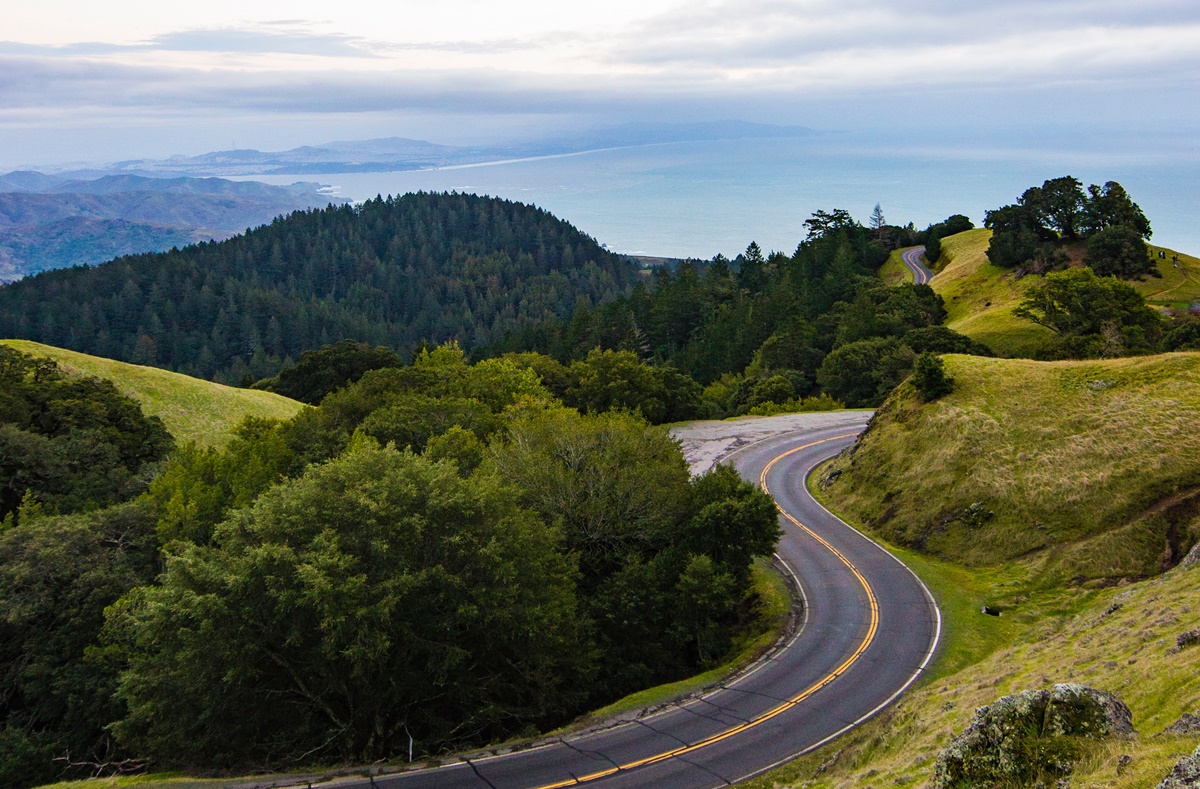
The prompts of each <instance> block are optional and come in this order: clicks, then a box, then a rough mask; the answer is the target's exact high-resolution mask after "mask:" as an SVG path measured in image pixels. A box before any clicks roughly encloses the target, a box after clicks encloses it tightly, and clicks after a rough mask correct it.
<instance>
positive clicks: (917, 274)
mask: <svg viewBox="0 0 1200 789" xmlns="http://www.w3.org/2000/svg"><path fill="white" fill-rule="evenodd" d="M924 254H925V247H913V248H912V249H906V250H904V251H903V252H901V253H900V257H901V259H902V260H904V265H906V266H908V270H909V271H911V272H912V275H913V284H915V285H928V284H929V280H931V279H933V272H932V271H930V270H929V269H927V268H925V264H924V263H922V262H921V255H924Z"/></svg>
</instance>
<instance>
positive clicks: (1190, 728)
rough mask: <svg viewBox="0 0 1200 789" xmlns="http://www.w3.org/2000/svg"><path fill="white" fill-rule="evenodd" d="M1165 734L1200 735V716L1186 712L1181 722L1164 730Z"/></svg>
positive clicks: (1180, 719) (1178, 721)
mask: <svg viewBox="0 0 1200 789" xmlns="http://www.w3.org/2000/svg"><path fill="white" fill-rule="evenodd" d="M1162 733H1163V734H1200V715H1193V714H1192V713H1190V712H1185V713H1183V715H1180V716H1179V720H1177V721H1175V722H1174V723H1172V724H1171V725H1170V726H1168V727H1167V728H1165V729H1163V732H1162Z"/></svg>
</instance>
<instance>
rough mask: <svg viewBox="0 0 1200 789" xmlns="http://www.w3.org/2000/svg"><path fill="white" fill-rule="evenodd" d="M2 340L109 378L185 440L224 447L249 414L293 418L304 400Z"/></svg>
mask: <svg viewBox="0 0 1200 789" xmlns="http://www.w3.org/2000/svg"><path fill="white" fill-rule="evenodd" d="M0 342H2V343H4V344H5V345H8V346H10V347H12V348H16V349H17V350H18V351H22V352H24V353H27V354H30V355H31V356H38V357H45V358H49V359H53V360H54V361H55V362H57V363H58V365H59V366H60V367H62V368H63V369H64V370H66V371H68V372H71V373H76V374H78V375H87V376H94V377H96V378H106V379H108V380H110V381H112V382H113V383H114V384H116V386H117V388H118V389H120V390H121V391H122V392H124V393H125V394H127V395H129V396H130V397H132V398H134V399H135V400H137V401H138V402H139V403H141V406H142V410H143V411H145V412H146V414H148V415H150V416H157V417H159V418H160V419H162V421H163V424H165V425H166V426H167V430H169V431H171V435H173V436H175V439H176V440H177V441H178V442H179V443H181V444H184V443H188V442H193V441H194V442H195V443H197V444H199V445H200V446H206V447H207V446H221V445H223V444H225V443H226V442H228V441H229V440H230V439H231V438H233V429H234V428H235V427H237V426H238V425H239V424H241V422H242V420H243V419H245V418H246V417H248V416H255V417H261V418H272V419H290V418H291V417H293V416H295V415H296V414H297V413H298V412H299V411H300V409H302V408H304V404H303V403H298V402H296V401H295V400H291V399H289V398H287V397H283V396H282V395H277V394H275V393H273V392H262V391H258V390H254V389H236V388H234V387H231V386H222V385H221V384H216V383H212V382H211V381H202V380H200V379H198V378H192V377H190V376H187V375H181V374H179V373H172V372H169V371H167V370H160V369H158V368H157V367H142V366H140V365H136V364H127V363H125V362H118V361H114V360H112V359H103V358H101V357H99V356H88V355H87V354H83V353H76V352H75V351H68V350H66V349H64V348H55V347H53V346H50V345H42V344H41V343H36V342H30V341H28V340H0Z"/></svg>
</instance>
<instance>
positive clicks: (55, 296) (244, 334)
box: [0, 194, 637, 383]
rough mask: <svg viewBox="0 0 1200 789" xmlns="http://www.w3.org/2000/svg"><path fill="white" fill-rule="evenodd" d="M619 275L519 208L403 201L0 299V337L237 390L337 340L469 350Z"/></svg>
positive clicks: (621, 268) (300, 218) (33, 281)
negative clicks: (456, 345) (216, 380)
mask: <svg viewBox="0 0 1200 789" xmlns="http://www.w3.org/2000/svg"><path fill="white" fill-rule="evenodd" d="M636 276H637V272H636V270H635V267H634V264H633V263H631V262H629V261H628V260H626V259H624V258H621V257H618V256H617V255H614V254H612V253H610V252H608V251H607V250H605V249H603V248H602V247H601V246H600V245H599V244H598V243H596V240H595V239H593V238H591V237H589V236H587V235H584V234H583V233H582V232H580V231H579V230H578V229H576V228H575V227H573V226H572V225H570V224H568V223H567V222H564V221H563V220H560V219H557V218H555V217H553V216H551V215H550V214H549V213H547V212H545V211H542V210H540V209H537V208H535V207H533V206H529V205H523V204H520V203H514V202H511V201H507V200H499V199H493V198H485V197H477V196H474V195H465V194H463V195H459V194H410V195H405V196H403V197H396V198H388V199H386V200H384V199H376V200H370V201H368V202H366V203H364V204H363V205H359V206H336V207H335V206H329V207H328V208H325V209H318V210H313V211H307V212H296V213H293V214H291V215H290V216H288V217H286V218H281V219H279V220H277V221H274V222H272V223H271V224H269V225H266V226H264V227H260V228H258V229H256V230H253V231H250V232H248V233H245V234H243V235H240V236H237V237H235V238H232V239H229V240H227V241H224V242H219V243H211V244H201V245H196V246H192V247H187V248H184V249H181V250H173V251H170V252H166V253H160V254H148V255H140V256H134V257H125V258H118V259H116V260H113V261H110V262H108V263H106V264H103V265H100V266H96V267H95V268H89V269H81V268H76V269H67V270H61V271H48V272H44V273H42V274H40V275H38V276H34V277H28V278H26V279H24V280H21V281H20V282H15V283H11V284H9V285H7V286H4V287H0V336H7V337H15V338H21V339H28V340H34V341H36V342H43V343H46V344H48V345H54V346H58V347H64V348H71V349H72V350H76V351H80V352H82V353H89V354H93V355H96V356H104V357H107V358H112V359H121V360H123V361H129V362H134V363H138V364H148V365H154V366H159V367H163V368H166V369H171V370H175V371H177V372H183V373H186V374H189V375H195V376H197V377H202V378H212V377H214V376H215V375H217V374H221V375H222V378H221V380H223V381H226V382H231V383H240V382H242V381H243V380H245V379H246V378H250V379H257V378H264V377H267V376H270V375H274V374H275V373H277V372H278V371H279V369H280V368H281V367H282V366H283V364H284V363H285V362H286V360H287V359H288V358H289V357H290V358H291V359H295V358H298V357H299V356H300V354H301V353H302V352H304V351H306V350H313V349H316V348H319V347H321V346H323V345H327V344H329V343H332V342H336V341H338V340H341V339H345V338H349V339H354V340H358V341H361V342H368V343H370V344H372V345H386V346H389V347H391V348H394V349H396V350H397V351H399V352H401V354H402V355H404V354H407V353H408V352H410V351H412V350H413V349H414V348H415V347H417V346H418V345H420V344H421V343H423V342H432V343H438V342H443V341H446V340H450V339H455V340H458V341H459V342H461V343H462V344H463V346H464V347H466V348H469V349H473V348H475V347H477V346H479V345H484V344H487V343H488V342H491V341H493V340H497V339H499V338H501V337H503V336H504V335H505V334H506V333H508V332H516V331H520V330H524V329H529V328H532V327H536V326H537V325H539V324H541V323H542V322H544V321H547V320H557V321H566V320H569V319H570V317H571V315H572V314H573V313H574V311H575V308H576V307H577V305H578V304H580V303H584V304H588V305H594V304H597V303H600V302H602V301H606V300H612V299H613V298H615V297H616V296H617V295H619V294H622V293H624V292H625V291H626V290H627V289H629V288H630V287H631V286H632V284H633V281H634V279H635V278H636Z"/></svg>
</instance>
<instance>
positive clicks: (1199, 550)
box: [1179, 542, 1200, 569]
mask: <svg viewBox="0 0 1200 789" xmlns="http://www.w3.org/2000/svg"><path fill="white" fill-rule="evenodd" d="M1179 564H1180V565H1182V566H1183V567H1184V569H1187V568H1189V567H1195V566H1196V565H1197V564H1200V542H1198V543H1196V544H1195V545H1193V546H1192V549H1191V550H1190V551H1188V552H1187V556H1185V557H1183V561H1182V562H1180V563H1179Z"/></svg>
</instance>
